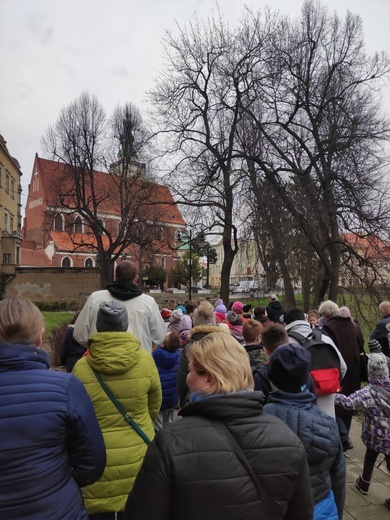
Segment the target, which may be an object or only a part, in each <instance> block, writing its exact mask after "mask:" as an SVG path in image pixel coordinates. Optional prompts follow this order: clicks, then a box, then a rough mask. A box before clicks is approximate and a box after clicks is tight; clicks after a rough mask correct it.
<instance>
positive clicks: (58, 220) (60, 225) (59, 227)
mask: <svg viewBox="0 0 390 520" xmlns="http://www.w3.org/2000/svg"><path fill="white" fill-rule="evenodd" d="M63 229H64V219H63V216H62V215H61V213H59V214H58V215H56V217H55V219H54V231H63Z"/></svg>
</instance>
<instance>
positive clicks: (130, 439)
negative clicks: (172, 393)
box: [73, 332, 161, 513]
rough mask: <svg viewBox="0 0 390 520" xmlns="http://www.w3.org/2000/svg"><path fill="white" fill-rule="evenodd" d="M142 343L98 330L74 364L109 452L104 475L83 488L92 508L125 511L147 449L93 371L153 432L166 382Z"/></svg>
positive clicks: (149, 433)
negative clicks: (90, 401) (82, 355)
mask: <svg viewBox="0 0 390 520" xmlns="http://www.w3.org/2000/svg"><path fill="white" fill-rule="evenodd" d="M140 345H141V343H140V341H139V340H138V339H137V338H136V337H135V336H133V335H132V334H131V333H129V332H98V333H97V334H95V335H94V336H93V337H92V338H91V339H90V342H89V355H88V356H86V357H84V358H82V359H80V360H79V361H78V362H77V363H76V365H75V366H74V368H73V374H74V375H75V376H76V377H78V378H79V379H80V381H82V382H83V384H84V386H85V389H86V390H87V392H88V394H89V396H90V398H91V400H92V403H93V406H94V408H95V412H96V416H97V418H98V421H99V424H100V428H101V430H102V433H103V437H104V442H105V445H106V451H107V464H106V468H105V470H104V473H103V475H102V477H101V478H100V479H99V480H98V481H97V482H95V483H94V484H92V485H90V486H87V487H85V488H83V495H84V500H85V505H86V508H87V510H88V513H104V512H113V511H123V510H124V508H125V504H126V500H127V496H128V494H129V492H130V490H131V489H132V487H133V483H134V480H135V477H136V476H137V473H138V471H139V469H140V467H141V464H142V461H143V458H144V456H145V452H146V448H147V446H146V444H145V442H144V441H143V440H142V439H141V437H140V436H139V435H138V434H137V433H136V432H135V431H134V430H133V428H132V427H131V426H130V425H129V424H128V423H127V422H126V421H125V419H124V418H123V415H122V414H121V413H120V412H119V411H118V410H117V409H116V408H115V406H114V405H113V403H112V402H111V400H110V399H109V397H108V396H107V395H106V393H105V392H104V390H103V389H102V387H101V386H100V384H99V382H98V380H97V379H96V377H95V374H94V373H93V370H95V371H96V372H99V373H100V375H101V376H102V378H103V380H104V382H105V383H106V385H107V386H108V388H109V390H110V391H111V392H112V393H113V394H114V396H115V398H116V399H117V400H118V401H119V402H120V403H121V404H122V406H123V407H124V408H125V410H126V411H127V412H129V413H130V414H131V416H132V417H133V419H134V420H135V421H136V423H137V424H138V425H139V426H140V427H141V428H142V430H143V431H144V432H145V433H146V435H147V436H148V437H149V438H150V439H152V438H153V437H154V428H153V423H152V421H153V419H154V418H155V417H156V416H157V414H158V412H159V410H160V406H161V383H160V378H159V375H158V371H157V368H156V365H155V363H154V361H153V358H152V356H151V355H150V354H149V353H148V352H146V351H144V350H141V349H140ZM92 369H93V370H92Z"/></svg>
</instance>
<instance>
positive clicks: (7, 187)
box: [5, 174, 9, 193]
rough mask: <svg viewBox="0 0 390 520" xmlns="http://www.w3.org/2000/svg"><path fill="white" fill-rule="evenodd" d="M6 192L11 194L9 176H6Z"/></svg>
mask: <svg viewBox="0 0 390 520" xmlns="http://www.w3.org/2000/svg"><path fill="white" fill-rule="evenodd" d="M5 192H6V193H9V175H8V174H6V175H5Z"/></svg>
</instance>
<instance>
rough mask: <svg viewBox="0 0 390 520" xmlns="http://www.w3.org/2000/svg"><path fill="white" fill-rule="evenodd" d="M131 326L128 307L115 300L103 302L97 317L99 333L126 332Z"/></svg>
mask: <svg viewBox="0 0 390 520" xmlns="http://www.w3.org/2000/svg"><path fill="white" fill-rule="evenodd" d="M128 326H129V316H128V314H127V309H126V307H125V306H124V305H123V304H122V303H120V302H117V301H115V300H113V301H110V302H102V303H101V304H100V305H99V310H98V313H97V317H96V330H97V331H98V332H114V331H121V332H125V331H126V330H127V327H128Z"/></svg>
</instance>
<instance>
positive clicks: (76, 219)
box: [22, 155, 185, 285]
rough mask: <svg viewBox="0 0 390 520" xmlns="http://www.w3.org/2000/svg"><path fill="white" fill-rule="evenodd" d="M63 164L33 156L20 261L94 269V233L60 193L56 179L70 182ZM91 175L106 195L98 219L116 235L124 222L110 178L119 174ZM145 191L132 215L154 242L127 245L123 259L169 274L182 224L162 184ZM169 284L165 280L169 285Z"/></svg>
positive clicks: (69, 198)
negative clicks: (154, 266)
mask: <svg viewBox="0 0 390 520" xmlns="http://www.w3.org/2000/svg"><path fill="white" fill-rule="evenodd" d="M141 166H142V165H141ZM66 168H67V167H66V165H65V164H62V163H59V162H56V161H51V160H48V159H42V158H40V157H38V155H36V156H35V161H34V167H33V171H32V176H31V182H30V185H29V192H28V198H27V205H26V212H25V221H24V228H23V234H24V242H23V253H22V259H23V262H22V264H23V265H25V264H26V265H27V264H29V265H41V263H42V262H46V261H47V260H46V259H48V261H49V263H50V265H51V266H53V267H95V266H97V265H98V263H99V259H98V255H97V247H96V236H95V234H94V233H93V232H92V230H91V228H90V227H89V225H88V223H87V222H86V220H85V219H83V216H82V215H81V214H80V213H78V212H77V208H76V205H75V202H74V201H73V199H72V197H71V196H70V197H65V196H58V191H60V188H58V183H66V182H68V180H67V176H66ZM93 176H94V186H95V188H96V190H99V191H100V192H101V193H105V194H106V195H105V197H102V198H101V203H100V204H99V206H98V215H97V216H98V221H99V222H101V223H102V225H103V226H104V229H105V230H107V231H108V230H109V232H110V234H111V238H113V239H115V237H116V236H117V235H118V232H119V230H120V226H121V225H124V223H123V222H122V221H121V219H122V217H121V207H120V197H119V195H118V191H117V185H116V184H115V182H114V181H115V176H117V174H116V173H115V171H114V170H113V171H112V172H110V173H107V172H101V171H95V172H93ZM68 179H69V178H68ZM56 185H57V189H56ZM62 192H64V190H62ZM149 193H150V195H148V200H147V202H145V204H144V205H143V203H142V202H140V205H139V208H137V214H136V215H134V216H132V218H133V219H139V220H140V219H141V213H142V220H143V221H145V222H146V221H148V223H149V224H153V226H151V225H149V227H148V232H150V229H151V228H153V233H154V235H153V240H151V241H150V244H149V245H148V247H144V248H142V249H141V247H140V246H139V245H137V244H136V243H130V244H129V246H128V247H127V248H126V249H125V250H124V251H123V252H122V253H121V258H122V259H123V258H127V259H131V260H133V261H134V262H135V263H136V264H137V265H139V268H140V271H142V269H143V268H145V267H146V266H147V265H151V264H154V265H160V266H161V267H163V268H164V269H165V270H166V272H167V274H169V272H170V271H171V269H172V267H173V263H174V261H175V260H176V259H177V258H178V257H179V254H178V252H177V251H176V250H175V247H174V246H175V241H176V238H177V236H178V234H179V235H180V232H182V231H183V230H184V229H185V223H184V220H183V217H182V215H181V213H180V211H179V209H178V207H177V205H176V204H175V203H174V200H173V198H172V195H171V193H170V191H169V189H168V188H167V187H166V186H163V185H160V184H157V183H153V185H152V189H151V190H150V192H149ZM151 199H153V200H151ZM61 200H62V201H63V204H61ZM91 209H92V208H91ZM129 218H130V217H129ZM101 238H102V241H103V244H104V245H106V246H107V247H108V244H109V240H110V238H109V237H108V236H106V235H105V234H104V232H103V234H102V237H101ZM43 253H44V254H43ZM170 283H171V281H170V280H169V279H168V280H167V285H169V284H170Z"/></svg>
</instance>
